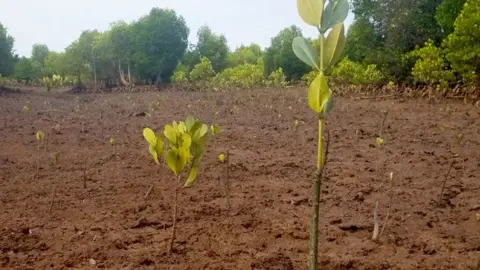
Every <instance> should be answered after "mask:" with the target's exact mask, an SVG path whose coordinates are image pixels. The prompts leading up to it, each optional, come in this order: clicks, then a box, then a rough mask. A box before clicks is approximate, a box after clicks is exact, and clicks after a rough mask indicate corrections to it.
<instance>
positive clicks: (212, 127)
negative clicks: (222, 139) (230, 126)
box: [210, 124, 223, 136]
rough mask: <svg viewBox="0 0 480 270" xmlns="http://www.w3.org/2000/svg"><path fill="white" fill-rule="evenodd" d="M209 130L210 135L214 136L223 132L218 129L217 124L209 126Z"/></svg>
mask: <svg viewBox="0 0 480 270" xmlns="http://www.w3.org/2000/svg"><path fill="white" fill-rule="evenodd" d="M210 130H211V131H212V135H214V136H215V135H218V134H220V133H222V132H223V130H221V129H220V126H219V125H218V124H214V125H211V126H210Z"/></svg>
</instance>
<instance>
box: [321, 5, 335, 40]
mask: <svg viewBox="0 0 480 270" xmlns="http://www.w3.org/2000/svg"><path fill="white" fill-rule="evenodd" d="M333 4H334V1H328V4H327V6H326V7H325V10H324V11H323V15H322V24H321V26H320V33H322V34H323V33H325V32H326V31H327V30H328V28H329V26H330V21H331V20H332V15H333Z"/></svg>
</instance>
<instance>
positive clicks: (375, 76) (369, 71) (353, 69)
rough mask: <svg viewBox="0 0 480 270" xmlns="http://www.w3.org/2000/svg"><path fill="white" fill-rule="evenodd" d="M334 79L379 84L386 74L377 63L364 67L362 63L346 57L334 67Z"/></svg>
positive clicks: (351, 82) (339, 81) (342, 82)
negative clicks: (379, 68)
mask: <svg viewBox="0 0 480 270" xmlns="http://www.w3.org/2000/svg"><path fill="white" fill-rule="evenodd" d="M332 79H333V80H334V81H336V82H337V83H341V84H357V85H360V84H379V83H382V82H383V81H384V80H385V76H384V75H383V74H382V72H380V71H379V70H378V69H377V67H376V65H373V64H372V65H368V66H367V67H364V66H363V65H362V64H359V63H356V62H353V61H351V60H349V59H348V58H344V59H343V60H342V61H341V62H340V63H339V64H338V65H337V66H336V67H334V68H333V70H332Z"/></svg>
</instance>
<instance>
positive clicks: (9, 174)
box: [0, 89, 480, 270]
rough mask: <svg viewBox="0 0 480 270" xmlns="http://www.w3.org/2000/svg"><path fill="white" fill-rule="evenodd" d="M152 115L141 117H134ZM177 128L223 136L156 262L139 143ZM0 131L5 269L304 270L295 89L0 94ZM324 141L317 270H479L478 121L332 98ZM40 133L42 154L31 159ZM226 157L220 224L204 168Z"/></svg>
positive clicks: (418, 104)
mask: <svg viewBox="0 0 480 270" xmlns="http://www.w3.org/2000/svg"><path fill="white" fill-rule="evenodd" d="M27 101H29V102H31V106H30V109H29V110H28V111H24V110H23V106H24V105H25V103H26V102H27ZM149 103H151V104H152V105H151V106H150V108H153V111H151V112H150V114H151V118H148V117H146V116H145V115H144V113H142V112H149ZM27 107H28V105H27ZM387 109H389V112H388V115H387V118H386V121H385V125H384V132H383V138H384V146H383V147H382V148H378V147H377V146H376V143H375V138H376V136H377V135H378V133H379V125H380V123H381V122H382V118H383V115H382V111H384V110H387ZM102 112H103V113H102ZM217 112H218V116H215V115H216V113H217ZM187 114H192V115H195V116H197V117H199V118H200V119H201V120H204V121H206V122H208V123H213V122H214V121H215V122H217V123H218V124H220V126H221V127H222V129H223V130H224V132H223V133H222V134H220V135H218V136H216V137H213V138H211V140H210V142H209V145H208V150H207V152H206V154H205V157H204V160H203V161H202V167H201V169H200V172H199V176H198V179H197V182H196V183H195V184H194V186H193V187H191V188H189V189H186V190H183V191H182V192H181V196H180V217H179V223H178V226H179V228H178V237H177V240H176V243H175V252H174V254H173V255H167V253H166V246H167V243H168V239H169V235H170V231H169V229H170V227H171V223H172V217H171V203H170V202H171V199H172V189H173V176H172V174H171V172H170V171H169V170H168V169H167V168H166V167H164V166H156V165H155V164H154V162H153V160H152V158H151V157H150V156H149V155H148V152H147V145H146V142H145V141H144V139H143V137H142V128H143V127H145V126H149V127H151V128H153V129H155V130H159V129H160V128H162V127H163V125H164V124H165V123H167V122H169V121H171V120H181V119H184V118H185V116H186V115H187ZM215 118H216V119H215ZM295 119H298V120H299V121H300V124H299V127H298V131H297V132H296V133H295V132H294V130H293V122H294V120H295ZM54 126H56V128H54V129H52V127H54ZM102 126H103V128H102ZM0 127H1V128H0V137H1V139H0V202H1V204H0V206H1V211H0V224H1V225H0V251H1V253H0V266H1V268H2V269H67V268H68V269H94V268H104V269H278V270H280V269H286V270H288V269H306V268H307V267H306V266H307V263H306V262H307V254H308V235H309V232H308V230H309V205H310V199H309V198H310V189H311V182H312V176H313V174H314V171H315V159H316V152H315V151H316V146H315V144H316V139H315V138H316V130H315V128H316V122H315V115H314V114H313V113H312V112H311V111H310V110H309V108H308V105H307V103H306V100H305V92H304V90H301V89H289V90H287V91H286V93H284V92H283V91H281V90H276V91H275V90H268V91H267V90H261V89H258V90H255V91H245V92H239V93H235V94H232V93H229V94H226V93H179V92H176V93H172V92H170V93H141V94H105V95H101V94H85V95H78V96H77V95H73V94H68V93H50V94H47V93H34V92H31V93H2V94H0ZM328 129H329V130H330V131H331V138H332V142H331V144H330V153H329V161H328V165H327V166H328V168H327V171H326V177H325V180H324V184H323V187H322V204H321V219H320V239H319V243H320V244H319V245H320V253H321V255H320V262H321V265H322V266H323V268H322V269H417V270H418V269H478V268H475V265H476V263H477V262H476V261H477V260H479V259H480V221H479V220H477V217H476V215H478V214H480V179H479V173H480V170H479V166H480V109H478V108H476V107H474V106H473V105H471V104H467V105H465V104H464V103H463V102H462V101H461V100H459V101H456V100H444V101H439V102H437V103H435V104H433V103H428V102H427V101H426V100H423V99H415V100H399V99H389V100H375V99H355V98H353V97H341V98H338V99H337V100H336V107H335V108H334V110H333V111H332V114H331V116H330V117H329V119H328ZM38 130H42V131H44V132H46V137H45V141H44V143H45V144H47V146H48V149H47V150H44V148H42V149H41V150H40V151H37V140H36V138H35V133H36V131H38ZM82 131H83V132H82ZM462 134H463V135H462ZM111 136H113V137H114V139H115V141H114V144H113V146H112V145H111V144H110V143H109V138H110V137H111ZM460 137H461V139H460ZM227 150H228V151H229V153H230V166H229V174H230V178H229V179H230V182H231V191H230V197H231V198H230V201H231V209H230V211H228V210H227V205H226V200H225V198H224V189H223V183H224V181H223V180H224V171H223V169H222V165H221V164H220V162H219V161H218V160H217V156H218V154H219V153H225V152H226V151H227ZM55 153H59V155H58V157H59V158H58V163H57V164H55V161H54V160H55V159H54V158H53V157H54V155H55ZM452 160H454V164H453V167H452V169H451V172H450V176H449V178H448V179H447V181H446V185H445V189H444V191H443V195H442V196H441V198H440V197H439V194H440V192H441V189H442V184H443V181H444V175H445V174H446V173H447V171H448V169H449V167H450V164H451V162H452ZM37 162H39V174H38V176H37V174H36V172H37ZM390 172H393V184H392V186H391V185H390V183H389V181H388V178H389V177H388V176H389V174H390ZM84 180H85V181H84ZM84 184H86V187H84ZM152 185H153V189H152V191H151V192H150V193H149V194H148V196H146V197H145V194H146V193H147V191H148V190H149V188H150V187H151V186H152ZM54 192H55V196H54V197H53V196H52V194H53V193H54ZM52 197H53V198H54V200H53V204H52ZM377 201H378V202H379V214H380V218H381V223H383V221H384V220H385V218H386V216H387V213H388V212H390V214H389V218H388V220H387V223H386V224H387V225H386V228H385V230H384V232H383V235H382V236H381V237H380V239H379V241H378V242H373V241H372V240H371V236H372V231H373V224H372V222H373V209H374V207H375V203H376V202H377ZM389 209H390V210H389Z"/></svg>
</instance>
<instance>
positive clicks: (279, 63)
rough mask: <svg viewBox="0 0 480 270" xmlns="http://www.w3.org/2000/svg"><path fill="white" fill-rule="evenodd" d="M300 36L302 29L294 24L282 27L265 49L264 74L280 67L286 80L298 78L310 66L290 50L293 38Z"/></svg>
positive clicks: (308, 69)
mask: <svg viewBox="0 0 480 270" xmlns="http://www.w3.org/2000/svg"><path fill="white" fill-rule="evenodd" d="M297 36H302V31H301V30H300V28H298V27H297V26H295V25H292V26H290V27H288V28H285V29H283V30H282V31H280V33H278V34H277V35H276V36H275V37H274V38H272V42H271V45H270V47H268V48H267V49H266V51H265V55H264V65H265V76H269V75H270V73H272V72H273V71H275V70H277V69H278V68H282V69H283V71H284V73H285V77H286V78H287V80H300V79H301V78H302V76H303V75H304V74H306V73H308V72H309V71H310V70H311V68H310V67H309V66H308V65H307V64H305V63H303V62H302V61H301V60H299V59H298V58H297V57H296V56H295V53H294V52H293V50H292V43H293V38H295V37H297Z"/></svg>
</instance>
